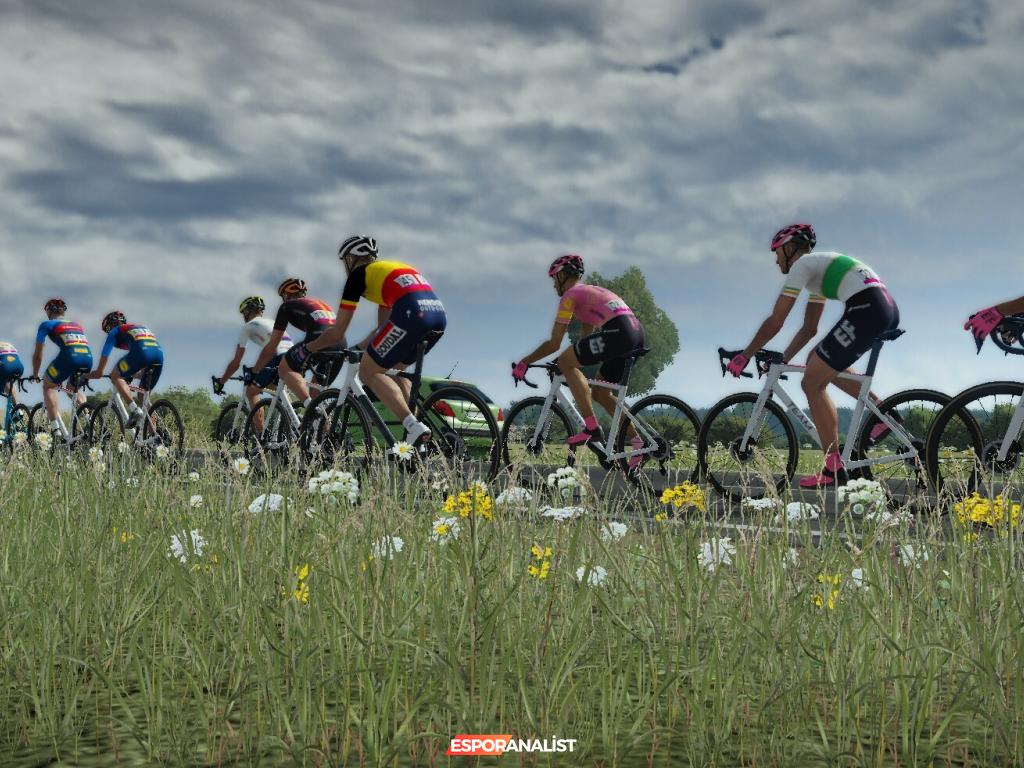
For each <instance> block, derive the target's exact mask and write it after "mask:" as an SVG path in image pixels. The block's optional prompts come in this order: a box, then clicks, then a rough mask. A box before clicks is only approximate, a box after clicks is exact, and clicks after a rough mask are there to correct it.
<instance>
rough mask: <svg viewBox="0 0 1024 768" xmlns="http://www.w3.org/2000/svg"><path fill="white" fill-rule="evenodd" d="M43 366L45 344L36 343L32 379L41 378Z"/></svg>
mask: <svg viewBox="0 0 1024 768" xmlns="http://www.w3.org/2000/svg"><path fill="white" fill-rule="evenodd" d="M42 365H43V342H42V341H39V342H36V348H35V350H34V351H33V352H32V378H33V379H38V378H39V368H40V367H41V366H42Z"/></svg>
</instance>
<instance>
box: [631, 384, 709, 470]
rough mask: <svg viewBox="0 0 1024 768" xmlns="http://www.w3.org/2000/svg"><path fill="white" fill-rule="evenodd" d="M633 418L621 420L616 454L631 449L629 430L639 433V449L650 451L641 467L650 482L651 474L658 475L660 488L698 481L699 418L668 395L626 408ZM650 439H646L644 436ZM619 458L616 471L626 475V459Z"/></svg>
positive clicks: (675, 398) (647, 399) (646, 399)
mask: <svg viewBox="0 0 1024 768" xmlns="http://www.w3.org/2000/svg"><path fill="white" fill-rule="evenodd" d="M629 412H630V413H631V414H632V415H633V421H635V422H637V423H635V424H634V423H632V421H631V420H630V419H623V422H622V425H621V426H620V427H619V434H618V435H617V436H616V438H615V452H616V453H624V452H626V451H627V450H633V448H632V445H631V444H629V436H630V435H629V432H630V427H633V428H634V429H638V430H640V431H639V432H637V433H636V434H637V435H638V436H640V437H641V439H643V440H644V446H643V448H642V449H641V450H650V451H651V452H650V453H649V454H646V458H645V461H644V463H643V464H642V465H641V467H642V472H643V473H644V474H646V475H647V476H648V480H650V479H651V475H652V471H653V470H657V474H658V475H660V476H661V481H660V483H659V485H662V486H664V485H665V484H666V483H667V484H669V485H677V484H678V483H681V482H684V481H687V480H689V481H693V480H695V479H696V478H697V436H698V435H699V434H700V419H698V418H697V414H696V413H695V412H694V410H693V409H692V408H691V407H690V406H688V405H687V404H686V403H684V402H683V401H682V400H680V399H679V398H678V397H672V396H671V395H650V396H649V397H645V398H643V399H642V400H639V401H637V402H636V403H634V404H633V405H631V406H630V407H629ZM644 432H646V433H648V434H649V435H650V436H651V437H652V438H653V443H652V442H651V440H648V439H646V438H645V437H644V436H643V433H644ZM630 458H631V457H626V458H623V459H619V462H618V463H619V468H620V469H621V470H622V471H623V472H624V473H626V474H627V476H629V460H630Z"/></svg>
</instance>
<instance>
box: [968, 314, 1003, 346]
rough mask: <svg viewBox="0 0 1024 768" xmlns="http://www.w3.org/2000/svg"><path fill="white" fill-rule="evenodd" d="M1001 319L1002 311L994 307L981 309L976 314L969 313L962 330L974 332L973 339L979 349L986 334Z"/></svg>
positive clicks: (993, 328) (990, 331) (992, 329)
mask: <svg viewBox="0 0 1024 768" xmlns="http://www.w3.org/2000/svg"><path fill="white" fill-rule="evenodd" d="M1002 321H1003V313H1002V312H1000V311H999V310H998V309H996V308H995V307H989V308H988V309H983V310H981V311H980V312H978V313H977V314H974V315H971V316H970V317H969V318H968V319H967V322H966V323H964V330H965V331H970V332H971V333H972V334H974V341H975V342H976V343H977V345H978V351H979V352H980V351H981V345H982V344H983V343H984V341H985V339H986V338H988V335H989V334H990V333H992V331H994V330H995V328H996V326H997V325H999V323H1001V322H1002Z"/></svg>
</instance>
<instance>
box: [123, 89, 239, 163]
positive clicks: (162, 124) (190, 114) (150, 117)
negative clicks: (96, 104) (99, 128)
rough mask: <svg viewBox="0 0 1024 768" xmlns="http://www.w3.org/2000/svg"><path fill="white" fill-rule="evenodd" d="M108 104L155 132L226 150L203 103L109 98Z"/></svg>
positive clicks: (214, 121) (215, 123)
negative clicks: (192, 103) (193, 104)
mask: <svg viewBox="0 0 1024 768" xmlns="http://www.w3.org/2000/svg"><path fill="white" fill-rule="evenodd" d="M107 105H108V106H109V107H110V109H111V110H113V111H114V113H115V115H114V117H115V119H116V117H117V116H118V115H121V116H124V117H127V118H129V119H130V120H134V121H136V122H138V123H139V124H140V125H142V126H144V127H146V128H149V129H150V130H152V131H155V132H156V133H160V134H163V135H165V136H172V137H174V138H177V139H181V140H183V141H185V142H188V143H189V144H197V145H201V146H204V147H208V148H212V149H216V150H218V151H220V152H225V151H227V150H228V145H227V143H226V142H225V141H224V137H223V136H222V135H221V129H220V127H219V126H218V124H217V121H216V120H215V118H214V116H213V115H212V114H211V113H210V111H209V110H207V109H206V108H204V107H198V106H189V105H187V104H156V103H146V102H129V101H109V102H107Z"/></svg>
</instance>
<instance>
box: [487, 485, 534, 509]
mask: <svg viewBox="0 0 1024 768" xmlns="http://www.w3.org/2000/svg"><path fill="white" fill-rule="evenodd" d="M531 501H533V491H531V490H530V489H529V488H519V487H518V486H512V487H511V488H506V489H505V490H504V491H502V492H501V493H499V494H498V498H496V499H495V500H494V503H495V504H497V505H498V506H499V507H526V506H529V504H530V502H531Z"/></svg>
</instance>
